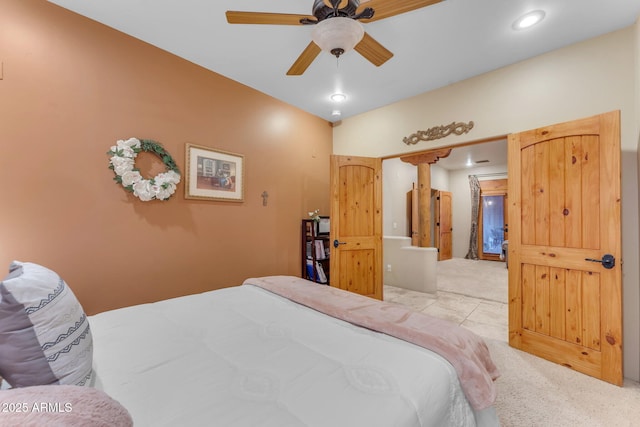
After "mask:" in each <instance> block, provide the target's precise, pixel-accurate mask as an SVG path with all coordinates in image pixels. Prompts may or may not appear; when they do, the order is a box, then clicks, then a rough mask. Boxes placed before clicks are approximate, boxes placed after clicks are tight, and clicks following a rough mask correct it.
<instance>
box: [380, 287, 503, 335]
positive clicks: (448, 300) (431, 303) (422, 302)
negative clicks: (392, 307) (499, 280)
mask: <svg viewBox="0 0 640 427" xmlns="http://www.w3.org/2000/svg"><path fill="white" fill-rule="evenodd" d="M383 295H384V300H385V301H388V302H393V303H397V304H402V305H406V306H408V307H411V308H413V309H414V310H417V311H421V312H423V313H426V314H429V315H431V316H435V317H439V318H443V319H447V320H450V321H452V322H455V323H457V324H459V325H461V326H463V327H465V328H468V329H470V330H471V331H473V332H475V333H476V334H478V335H480V336H482V337H485V338H490V339H494V340H498V341H504V342H507V340H508V306H507V304H506V303H503V302H498V301H492V300H487V299H482V298H476V297H472V296H467V295H462V294H458V293H452V292H446V291H438V292H437V293H436V294H428V293H423V292H416V291H411V290H408V289H402V288H398V287H394V286H389V285H385V286H384V290H383Z"/></svg>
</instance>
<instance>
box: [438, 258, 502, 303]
mask: <svg viewBox="0 0 640 427" xmlns="http://www.w3.org/2000/svg"><path fill="white" fill-rule="evenodd" d="M437 268H438V290H441V291H445V292H452V293H456V294H461V295H467V296H472V297H476V298H482V299H487V300H491V301H497V302H504V303H506V302H507V281H508V275H509V270H507V268H506V267H505V263H504V262H498V261H479V260H469V259H464V258H452V259H448V260H446V261H439V262H438V267H437Z"/></svg>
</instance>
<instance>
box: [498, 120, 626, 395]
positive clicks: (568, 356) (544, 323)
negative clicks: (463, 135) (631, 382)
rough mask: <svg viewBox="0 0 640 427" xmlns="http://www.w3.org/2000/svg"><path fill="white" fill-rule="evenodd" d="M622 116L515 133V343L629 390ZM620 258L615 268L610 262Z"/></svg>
mask: <svg viewBox="0 0 640 427" xmlns="http://www.w3.org/2000/svg"><path fill="white" fill-rule="evenodd" d="M619 127H620V125H619V112H612V113H607V114H602V115H599V116H594V117H590V118H587V119H583V120H578V121H575V122H571V123H562V124H559V125H554V126H548V127H545V128H541V129H536V130H532V131H528V132H523V133H520V134H514V135H510V136H509V196H510V197H509V203H510V205H509V221H510V227H509V228H510V230H509V231H510V233H509V234H510V236H509V343H510V345H512V346H513V347H516V348H519V349H521V350H524V351H528V352H530V353H533V354H536V355H539V356H541V357H544V358H547V359H549V360H552V361H554V362H557V363H560V364H563V365H565V366H568V367H570V368H573V369H575V370H577V371H580V372H583V373H586V374H589V375H592V376H594V377H597V378H601V379H603V380H605V381H608V382H611V383H614V384H618V385H620V384H622V284H621V267H620V264H621V262H620V253H621V248H620V130H619ZM605 254H612V255H613V256H614V257H615V259H616V265H615V266H614V267H613V268H610V269H608V268H605V266H604V265H603V264H602V263H598V262H591V261H589V259H596V260H600V259H601V258H602V256H603V255H605Z"/></svg>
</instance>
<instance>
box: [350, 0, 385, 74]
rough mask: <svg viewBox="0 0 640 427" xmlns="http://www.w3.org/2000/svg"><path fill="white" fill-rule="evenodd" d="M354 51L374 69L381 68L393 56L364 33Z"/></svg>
mask: <svg viewBox="0 0 640 427" xmlns="http://www.w3.org/2000/svg"><path fill="white" fill-rule="evenodd" d="M372 1H373V0H372ZM354 49H355V50H356V51H357V52H358V53H359V54H360V55H362V56H364V57H365V58H366V59H367V60H368V61H369V62H371V63H372V64H373V65H375V66H376V67H379V66H381V65H382V64H384V63H385V62H387V61H388V60H389V59H391V57H392V56H393V53H391V51H389V50H388V49H387V48H386V47H384V46H382V45H381V44H380V43H378V42H377V41H376V40H375V39H374V38H373V37H371V36H370V35H369V34H367V33H366V32H365V33H364V37H363V38H362V40H361V41H360V43H358V44H357V45H356V47H354Z"/></svg>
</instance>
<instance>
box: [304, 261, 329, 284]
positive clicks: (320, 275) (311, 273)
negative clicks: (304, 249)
mask: <svg viewBox="0 0 640 427" xmlns="http://www.w3.org/2000/svg"><path fill="white" fill-rule="evenodd" d="M307 277H308V278H309V280H313V281H314V282H318V283H327V275H326V274H325V272H324V268H322V264H320V263H319V262H318V261H316V263H315V268H313V260H312V259H308V260H307Z"/></svg>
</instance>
